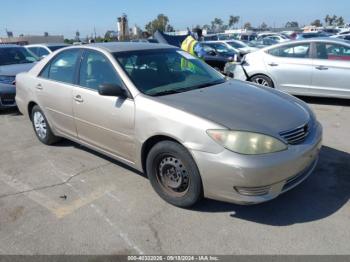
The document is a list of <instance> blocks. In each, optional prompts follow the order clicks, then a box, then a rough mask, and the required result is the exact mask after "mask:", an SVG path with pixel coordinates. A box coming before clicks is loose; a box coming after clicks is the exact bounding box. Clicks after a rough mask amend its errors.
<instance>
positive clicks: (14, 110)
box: [0, 108, 21, 116]
mask: <svg viewBox="0 0 350 262" xmlns="http://www.w3.org/2000/svg"><path fill="white" fill-rule="evenodd" d="M20 114H21V113H20V112H19V111H18V109H17V108H7V109H1V110H0V115H9V116H18V115H20Z"/></svg>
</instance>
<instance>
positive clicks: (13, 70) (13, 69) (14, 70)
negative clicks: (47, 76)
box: [0, 63, 36, 76]
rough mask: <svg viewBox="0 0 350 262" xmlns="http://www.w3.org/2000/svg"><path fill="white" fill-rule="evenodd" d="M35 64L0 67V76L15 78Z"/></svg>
mask: <svg viewBox="0 0 350 262" xmlns="http://www.w3.org/2000/svg"><path fill="white" fill-rule="evenodd" d="M35 64H36V63H28V64H14V65H4V66H0V75H5V76H16V75H17V74H19V73H22V72H27V71H29V70H30V69H31V68H32V67H33V66H34V65H35Z"/></svg>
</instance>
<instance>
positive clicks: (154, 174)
mask: <svg viewBox="0 0 350 262" xmlns="http://www.w3.org/2000/svg"><path fill="white" fill-rule="evenodd" d="M146 170H147V175H148V178H149V180H150V182H151V185H152V187H153V189H154V190H155V191H156V192H157V193H158V195H159V196H160V197H161V198H163V199H164V200H165V201H167V202H168V203H170V204H173V205H175V206H178V207H190V206H193V205H194V204H196V203H197V202H199V201H200V200H201V198H202V195H203V194H202V180H201V177H200V174H199V171H198V168H197V165H196V163H195V162H194V160H193V158H192V156H191V155H190V153H189V152H188V151H187V149H186V148H184V147H183V146H182V145H180V144H178V143H176V142H172V141H163V142H160V143H158V144H156V145H155V146H154V147H153V148H152V149H151V151H150V152H149V154H148V156H147V162H146Z"/></svg>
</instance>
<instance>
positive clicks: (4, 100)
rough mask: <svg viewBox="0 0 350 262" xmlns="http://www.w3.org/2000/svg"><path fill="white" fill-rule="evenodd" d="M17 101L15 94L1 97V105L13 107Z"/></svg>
mask: <svg viewBox="0 0 350 262" xmlns="http://www.w3.org/2000/svg"><path fill="white" fill-rule="evenodd" d="M15 101H16V100H15V95H14V94H11V95H9V94H7V95H1V104H3V105H13V104H14V103H15Z"/></svg>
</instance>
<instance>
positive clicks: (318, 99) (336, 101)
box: [298, 96, 350, 106]
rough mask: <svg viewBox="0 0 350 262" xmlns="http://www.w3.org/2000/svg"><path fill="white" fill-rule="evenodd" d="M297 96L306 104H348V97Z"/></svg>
mask: <svg viewBox="0 0 350 262" xmlns="http://www.w3.org/2000/svg"><path fill="white" fill-rule="evenodd" d="M298 98H299V99H301V100H303V101H304V102H306V103H308V104H318V105H332V106H350V99H340V98H328V97H307V96H298Z"/></svg>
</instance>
